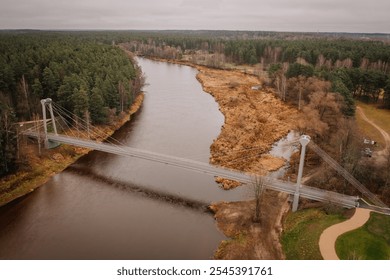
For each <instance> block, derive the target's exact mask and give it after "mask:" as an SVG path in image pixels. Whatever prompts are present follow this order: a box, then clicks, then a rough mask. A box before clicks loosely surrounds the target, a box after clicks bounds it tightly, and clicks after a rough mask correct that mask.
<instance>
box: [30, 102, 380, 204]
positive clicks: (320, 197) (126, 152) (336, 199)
mask: <svg viewBox="0 0 390 280" xmlns="http://www.w3.org/2000/svg"><path fill="white" fill-rule="evenodd" d="M41 104H42V111H43V126H44V134H45V135H44V139H45V147H46V148H52V147H55V146H56V145H58V144H59V143H63V144H69V145H74V146H78V147H84V148H88V149H93V150H99V151H103V152H107V153H112V154H116V155H121V156H128V157H133V158H140V159H144V160H149V161H154V162H159V163H162V164H166V165H171V166H175V167H180V168H184V169H187V170H193V171H197V172H201V173H205V174H209V175H212V176H219V177H222V178H226V179H230V180H236V181H239V182H242V183H244V184H251V183H253V180H254V177H255V176H257V175H255V174H248V173H244V172H240V171H237V170H232V169H228V168H224V167H219V166H213V165H210V164H208V163H203V162H198V161H194V160H190V159H184V158H179V157H174V156H169V155H164V154H160V153H155V152H151V151H145V150H141V149H135V148H131V147H127V146H124V145H116V144H110V143H101V142H97V141H93V140H89V139H88V140H87V139H81V138H78V137H75V136H73V137H71V136H66V135H60V134H58V132H57V125H56V119H55V117H54V111H53V101H52V100H51V99H50V98H47V99H43V100H41ZM55 108H56V109H58V105H56V104H55ZM47 110H48V111H49V113H50V117H51V124H52V130H53V132H49V129H48V120H47ZM56 112H57V110H56ZM57 113H59V112H57ZM60 117H62V116H61V115H60ZM24 134H26V135H29V136H31V137H36V138H39V132H37V131H32V130H28V131H25V132H24ZM299 142H300V144H301V146H302V150H301V157H300V163H299V171H298V178H297V183H291V182H287V181H283V180H278V179H273V178H270V177H266V178H265V180H264V181H265V182H266V187H267V188H269V189H272V190H275V191H280V192H285V193H288V194H290V195H292V196H293V205H292V210H293V211H296V210H297V209H298V202H299V197H303V198H308V199H312V200H316V201H322V202H330V203H335V204H338V205H341V206H343V207H347V208H352V207H359V201H360V198H359V197H357V196H349V195H344V194H340V193H336V192H331V191H325V190H322V189H318V188H313V187H309V186H305V185H301V180H302V174H303V165H304V161H305V152H306V146H307V145H308V144H309V142H310V137H309V136H307V135H303V136H301V138H300V140H299ZM310 145H315V144H314V143H313V144H312V143H310ZM314 147H315V148H316V149H319V147H318V146H316V145H315V146H314ZM321 151H322V150H321ZM324 153H325V152H324ZM328 157H329V156H328ZM327 161H329V159H328V160H327ZM332 164H333V165H334V163H333V162H332ZM339 169H340V168H339ZM341 169H342V168H341ZM341 169H340V170H341ZM340 170H337V169H336V171H338V172H339V173H341V174H342V175H343V174H344V173H345V172H346V171H345V170H344V169H343V170H342V172H341V171H340ZM348 174H349V173H348ZM350 176H351V177H352V175H350ZM347 179H348V178H347ZM355 180H356V179H355ZM367 191H368V190H367ZM372 195H373V194H372Z"/></svg>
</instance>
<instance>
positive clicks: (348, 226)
mask: <svg viewBox="0 0 390 280" xmlns="http://www.w3.org/2000/svg"><path fill="white" fill-rule="evenodd" d="M370 212H371V211H370V210H368V209H363V208H356V212H355V214H354V215H353V216H352V217H351V219H349V220H347V221H345V222H342V223H339V224H336V225H333V226H331V227H328V228H327V229H325V230H324V232H323V233H322V234H321V236H320V242H319V246H320V251H321V255H322V257H323V258H324V260H339V257H338V256H337V253H336V248H335V245H336V240H337V238H338V237H339V236H340V235H342V234H343V233H346V232H348V231H351V230H354V229H357V228H359V227H361V226H363V225H364V224H365V223H366V222H367V221H368V219H369V218H370Z"/></svg>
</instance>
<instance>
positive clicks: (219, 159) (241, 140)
mask: <svg viewBox="0 0 390 280" xmlns="http://www.w3.org/2000/svg"><path fill="white" fill-rule="evenodd" d="M196 68H197V69H198V71H199V73H198V75H197V79H198V80H199V82H200V83H201V84H202V86H203V90H204V91H206V92H208V93H210V94H211V95H212V96H213V97H214V98H215V100H216V101H217V102H218V104H219V108H220V111H221V112H222V113H223V115H224V116H225V124H224V125H223V127H222V130H221V133H220V135H219V136H218V138H217V139H216V140H215V141H214V143H213V144H212V146H211V148H210V151H211V157H210V162H211V163H213V164H215V165H220V166H224V167H228V168H233V169H237V170H241V171H246V172H249V173H254V174H263V175H265V174H267V173H269V172H272V171H275V170H277V169H279V168H280V167H282V166H283V165H284V164H285V163H286V162H285V160H283V159H281V158H276V157H273V156H271V155H269V154H268V152H269V150H270V149H271V147H272V145H273V144H274V143H275V142H276V141H278V140H279V139H281V138H282V137H284V136H286V135H287V133H288V132H289V131H291V130H293V129H295V124H296V120H297V117H298V111H297V110H296V109H295V108H292V107H290V106H288V105H286V104H284V103H283V102H282V101H280V100H279V99H277V98H276V97H275V96H274V92H273V90H272V89H270V88H264V89H253V88H252V87H253V86H256V85H259V84H261V81H260V80H259V79H258V78H257V77H256V76H253V75H248V74H245V73H242V72H240V71H229V70H218V69H210V68H206V67H203V66H197V67H196ZM220 182H221V183H222V187H223V188H225V189H229V188H231V187H232V184H233V187H235V186H236V184H234V182H231V181H224V180H220ZM249 188H250V186H249ZM249 192H251V190H249ZM211 209H212V210H213V211H214V213H215V218H216V220H217V224H218V227H219V229H220V230H222V231H223V232H224V234H225V235H226V236H228V237H229V238H231V239H230V240H228V241H223V242H222V243H221V244H220V246H219V248H218V250H217V251H216V253H215V258H216V259H283V258H284V254H283V252H282V247H281V245H280V234H281V231H282V219H283V216H284V215H285V214H286V213H287V211H288V209H289V203H288V197H287V195H285V194H281V193H276V192H272V191H267V192H266V193H265V194H264V195H263V198H262V202H261V218H260V223H254V222H253V215H254V211H255V210H254V209H255V203H254V200H249V201H241V202H232V203H225V202H222V203H215V204H213V205H212V206H211Z"/></svg>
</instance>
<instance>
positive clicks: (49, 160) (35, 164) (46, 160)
mask: <svg viewBox="0 0 390 280" xmlns="http://www.w3.org/2000/svg"><path fill="white" fill-rule="evenodd" d="M143 99H144V94H143V93H141V94H139V95H138V96H137V97H136V99H135V100H134V102H133V104H132V106H131V107H130V109H129V110H128V111H127V112H125V113H123V114H121V115H120V116H119V117H118V119H116V120H115V122H114V123H113V124H112V125H110V126H102V127H99V129H100V130H101V131H104V135H105V136H106V138H107V137H110V136H111V135H112V134H113V133H114V132H115V131H116V130H118V129H119V128H120V127H122V126H123V125H124V124H125V123H127V122H128V121H130V120H131V117H132V115H134V114H135V113H136V112H137V111H138V110H139V109H140V108H141V106H142V103H143ZM96 140H97V141H103V140H104V139H96ZM23 142H24V143H22V145H21V149H22V150H23V151H22V153H21V156H22V157H23V161H24V164H23V168H21V171H19V172H17V173H16V174H12V175H10V176H7V177H5V178H2V179H1V180H0V207H1V206H3V205H5V204H8V203H10V202H11V201H13V200H15V199H17V198H20V197H22V196H24V195H27V194H28V193H30V192H33V191H34V190H35V189H37V188H39V187H40V186H42V185H43V184H44V183H45V182H47V181H48V180H49V179H50V178H51V177H52V176H54V175H55V174H57V173H60V172H61V171H63V170H64V169H65V168H66V167H68V166H69V165H71V164H72V163H74V162H75V161H77V160H78V159H79V158H80V157H81V156H83V155H85V154H87V153H89V152H90V150H88V149H83V148H77V147H72V146H68V145H61V146H60V147H58V148H57V149H53V150H44V149H42V151H41V155H40V156H39V155H38V154H39V152H38V147H37V146H38V145H37V144H36V143H28V139H25V140H24V141H23Z"/></svg>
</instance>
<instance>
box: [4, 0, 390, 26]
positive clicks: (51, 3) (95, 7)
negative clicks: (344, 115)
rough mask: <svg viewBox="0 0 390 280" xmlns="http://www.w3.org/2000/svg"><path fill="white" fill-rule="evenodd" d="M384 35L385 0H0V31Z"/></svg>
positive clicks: (388, 17) (389, 15)
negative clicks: (333, 32)
mask: <svg viewBox="0 0 390 280" xmlns="http://www.w3.org/2000/svg"><path fill="white" fill-rule="evenodd" d="M19 28H32V29H196V30H198V29H223V30H266V31H312V32H317V31H320V32H325V31H338V32H370V33H376V32H380V33H390V0H371V1H370V0H219V1H214V0H160V1H156V0H155V1H152V0H0V29H19Z"/></svg>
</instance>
